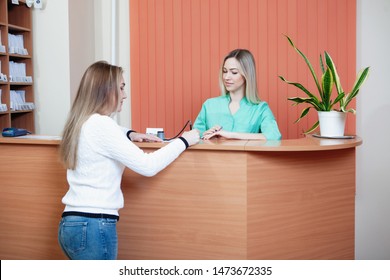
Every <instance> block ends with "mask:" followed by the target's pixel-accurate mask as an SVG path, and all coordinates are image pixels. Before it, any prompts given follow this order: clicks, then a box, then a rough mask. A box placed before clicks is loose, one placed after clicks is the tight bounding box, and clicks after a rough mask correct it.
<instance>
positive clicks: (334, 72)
mask: <svg viewBox="0 0 390 280" xmlns="http://www.w3.org/2000/svg"><path fill="white" fill-rule="evenodd" d="M325 60H326V65H327V66H328V67H329V68H330V71H331V72H332V75H333V79H334V83H335V85H336V89H337V93H338V94H341V93H342V92H343V89H342V87H341V83H340V77H339V75H338V74H337V70H336V66H335V65H334V63H333V60H332V58H331V57H330V55H329V54H328V53H327V52H325Z"/></svg>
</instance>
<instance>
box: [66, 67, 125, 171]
mask: <svg viewBox="0 0 390 280" xmlns="http://www.w3.org/2000/svg"><path fill="white" fill-rule="evenodd" d="M122 75H123V69H122V68H121V67H118V66H114V65H111V64H108V63H107V62H105V61H98V62H95V63H94V64H92V65H91V66H89V67H88V68H87V70H86V71H85V73H84V75H83V77H82V79H81V82H80V85H79V88H78V90H77V95H76V97H75V99H74V101H73V104H72V107H71V110H70V112H69V115H68V119H67V121H66V123H65V127H64V130H63V133H62V141H61V144H60V159H61V161H62V163H63V164H64V165H65V167H66V168H67V169H75V168H76V166H77V150H78V144H79V137H80V132H81V127H82V125H83V124H84V123H85V121H86V120H87V119H88V118H89V117H90V116H91V115H93V114H95V113H97V114H101V115H111V114H113V113H116V112H117V109H118V106H119V94H120V82H121V79H122Z"/></svg>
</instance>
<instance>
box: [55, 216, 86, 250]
mask: <svg viewBox="0 0 390 280" xmlns="http://www.w3.org/2000/svg"><path fill="white" fill-rule="evenodd" d="M87 226H88V222H86V221H61V224H60V232H59V242H60V244H61V246H62V248H63V249H64V250H65V252H66V253H67V254H68V255H72V254H76V253H79V252H81V251H83V250H85V248H86V243H87Z"/></svg>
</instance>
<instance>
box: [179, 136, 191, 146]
mask: <svg viewBox="0 0 390 280" xmlns="http://www.w3.org/2000/svg"><path fill="white" fill-rule="evenodd" d="M179 139H180V140H181V141H183V143H184V145H186V149H188V147H189V146H190V145H189V144H188V142H187V140H186V139H185V138H184V137H182V136H180V137H179Z"/></svg>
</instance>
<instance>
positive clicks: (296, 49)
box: [284, 35, 321, 94]
mask: <svg viewBox="0 0 390 280" xmlns="http://www.w3.org/2000/svg"><path fill="white" fill-rule="evenodd" d="M284 36H286V37H287V40H288V41H289V42H290V45H291V46H292V47H293V48H294V49H295V51H296V52H297V53H298V54H299V55H300V56H301V57H302V58H303V59H304V60H305V62H306V64H307V66H308V67H309V69H310V72H311V75H312V76H313V79H314V81H315V83H316V85H317V89H318V92H319V93H320V94H321V86H320V83H319V82H318V78H317V75H316V73H315V72H314V69H313V66H312V65H311V63H310V61H309V60H308V59H307V57H306V56H305V55H304V54H303V53H302V52H301V51H300V50H299V49H298V48H297V47H296V46H295V45H294V43H293V41H292V40H291V39H290V37H288V36H287V35H284Z"/></svg>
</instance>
